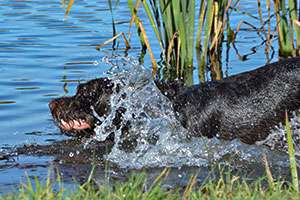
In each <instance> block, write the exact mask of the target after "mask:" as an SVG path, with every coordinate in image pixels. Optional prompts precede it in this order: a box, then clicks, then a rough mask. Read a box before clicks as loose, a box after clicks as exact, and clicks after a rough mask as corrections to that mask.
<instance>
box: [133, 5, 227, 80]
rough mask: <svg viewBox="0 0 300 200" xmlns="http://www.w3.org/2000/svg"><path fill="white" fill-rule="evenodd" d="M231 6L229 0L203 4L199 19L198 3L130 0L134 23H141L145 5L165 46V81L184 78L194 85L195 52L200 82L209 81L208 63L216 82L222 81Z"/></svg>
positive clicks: (142, 36) (143, 36)
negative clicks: (141, 8) (217, 80)
mask: <svg viewBox="0 0 300 200" xmlns="http://www.w3.org/2000/svg"><path fill="white" fill-rule="evenodd" d="M230 3H231V1H228V0H206V1H201V2H200V9H199V13H198V18H197V19H196V10H195V8H196V3H195V0H186V1H181V0H172V1H170V0H136V1H135V2H134V1H133V0H128V5H129V7H130V10H131V13H132V21H135V22H136V24H138V22H139V21H140V19H139V17H138V16H139V14H138V12H139V10H140V7H141V6H140V5H143V8H144V11H145V13H146V14H147V16H148V20H149V22H150V24H151V27H152V29H153V31H154V33H155V35H156V38H157V40H158V43H159V45H160V47H161V51H162V55H163V61H164V70H163V71H164V73H163V75H164V78H165V79H175V78H184V80H185V82H186V83H187V84H192V82H193V71H194V70H193V63H194V61H193V59H194V52H195V49H196V53H197V61H198V71H199V78H200V80H201V81H205V78H206V77H205V71H206V66H207V63H208V61H210V66H211V67H210V71H211V75H212V79H221V78H222V74H221V65H220V57H221V53H222V42H223V39H224V29H225V27H226V24H227V23H226V21H227V15H226V14H227V11H228V9H229V5H230ZM137 27H138V28H140V27H139V26H137ZM139 32H140V31H139ZM195 32H197V34H196V38H195ZM140 37H141V41H142V43H144V38H145V35H144V34H140ZM147 46H150V45H147ZM148 49H149V48H148Z"/></svg>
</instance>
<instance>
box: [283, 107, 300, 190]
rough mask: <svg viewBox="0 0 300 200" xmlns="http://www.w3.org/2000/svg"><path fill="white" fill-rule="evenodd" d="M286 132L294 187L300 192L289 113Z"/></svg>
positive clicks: (286, 118) (286, 120)
mask: <svg viewBox="0 0 300 200" xmlns="http://www.w3.org/2000/svg"><path fill="white" fill-rule="evenodd" d="M285 131H286V138H287V143H288V153H289V160H290V168H291V175H292V186H293V188H294V189H295V190H296V191H297V192H298V191H299V180H298V172H297V162H296V158H295V148H294V144H293V138H292V130H291V126H290V122H289V118H288V114H287V112H286V113H285Z"/></svg>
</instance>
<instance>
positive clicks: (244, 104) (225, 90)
mask: <svg viewBox="0 0 300 200" xmlns="http://www.w3.org/2000/svg"><path fill="white" fill-rule="evenodd" d="M157 86H158V88H159V89H160V90H161V91H162V92H163V94H165V95H166V96H167V97H168V98H169V99H170V101H171V102H172V103H173V107H174V110H175V111H176V115H177V118H178V119H179V121H180V122H181V124H182V125H183V126H184V127H185V128H187V129H188V130H189V131H190V134H191V136H196V137H200V136H206V137H209V138H211V137H218V138H221V139H225V140H232V139H234V138H239V139H240V140H241V141H242V142H244V143H247V144H253V143H255V142H256V141H261V140H263V139H265V138H266V137H267V136H268V135H269V133H270V130H271V129H272V128H274V126H276V125H278V123H279V122H283V121H284V116H285V111H296V110H298V109H299V108H300V90H299V88H300V58H294V59H288V60H284V61H281V62H276V63H273V64H269V65H266V66H263V67H261V68H258V69H256V70H253V71H250V72H246V73H241V74H238V75H234V76H231V77H229V78H226V79H224V80H221V81H213V82H208V83H206V84H203V85H202V84H201V85H194V86H191V87H185V86H183V85H182V84H180V83H163V82H158V83H157ZM119 87H120V85H118V84H115V83H113V81H111V80H110V79H108V78H99V79H95V80H91V81H89V82H87V83H85V84H80V85H79V86H78V89H77V93H76V94H75V96H73V97H62V98H58V99H54V100H53V101H51V102H50V104H49V106H50V109H51V113H52V116H53V118H54V119H55V121H56V122H57V123H58V126H59V127H60V128H61V129H62V131H63V132H65V133H67V134H73V135H74V134H75V135H77V136H79V135H88V134H92V133H93V128H94V127H95V125H96V124H97V123H101V121H99V117H98V118H96V117H95V113H97V114H98V115H99V116H100V117H105V116H107V115H109V114H111V113H110V105H109V100H110V96H111V94H112V93H113V92H114V91H116V92H118V90H119ZM125 96H126V95H125ZM124 98H126V97H124ZM124 112H126V110H124V109H122V108H120V109H119V110H118V111H117V112H116V113H114V115H115V119H114V120H113V124H114V125H115V126H118V125H119V124H120V121H121V120H122V117H121V116H122V114H123V113H124ZM122 128H123V129H124V130H125V131H126V127H122Z"/></svg>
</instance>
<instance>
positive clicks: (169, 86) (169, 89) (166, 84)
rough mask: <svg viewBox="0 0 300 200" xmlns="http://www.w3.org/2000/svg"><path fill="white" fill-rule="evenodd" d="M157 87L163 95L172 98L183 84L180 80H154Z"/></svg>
mask: <svg viewBox="0 0 300 200" xmlns="http://www.w3.org/2000/svg"><path fill="white" fill-rule="evenodd" d="M154 82H155V84H156V86H157V87H158V89H159V90H160V91H161V93H163V95H165V96H167V97H168V98H173V97H174V96H176V95H177V94H178V93H179V92H180V91H181V90H182V89H183V88H184V84H183V82H182V81H161V80H155V81H154Z"/></svg>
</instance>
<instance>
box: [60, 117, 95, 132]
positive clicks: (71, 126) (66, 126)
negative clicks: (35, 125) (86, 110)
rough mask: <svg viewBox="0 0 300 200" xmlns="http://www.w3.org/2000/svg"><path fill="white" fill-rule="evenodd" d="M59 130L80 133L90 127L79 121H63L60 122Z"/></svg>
mask: <svg viewBox="0 0 300 200" xmlns="http://www.w3.org/2000/svg"><path fill="white" fill-rule="evenodd" d="M59 125H60V128H62V129H63V130H64V131H73V130H75V131H81V130H85V129H91V128H92V127H91V125H90V124H89V123H87V122H86V121H85V120H82V119H79V120H70V121H64V120H62V119H61V120H60V124H59Z"/></svg>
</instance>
